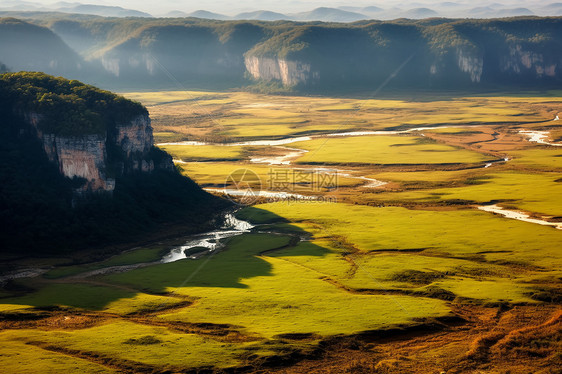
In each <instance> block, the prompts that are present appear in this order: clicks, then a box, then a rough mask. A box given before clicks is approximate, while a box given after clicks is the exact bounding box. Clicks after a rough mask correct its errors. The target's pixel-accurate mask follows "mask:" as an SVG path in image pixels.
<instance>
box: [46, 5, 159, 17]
mask: <svg viewBox="0 0 562 374" xmlns="http://www.w3.org/2000/svg"><path fill="white" fill-rule="evenodd" d="M55 10H57V11H59V12H67V13H81V14H93V15H98V16H104V17H152V15H150V14H148V13H145V12H140V11H138V10H133V9H125V8H121V7H119V6H106V5H95V4H70V5H66V6H62V7H59V8H55Z"/></svg>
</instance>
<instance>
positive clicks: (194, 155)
mask: <svg viewBox="0 0 562 374" xmlns="http://www.w3.org/2000/svg"><path fill="white" fill-rule="evenodd" d="M160 148H162V149H163V150H164V151H166V152H168V153H170V154H171V155H172V156H174V157H175V158H177V159H179V160H183V161H207V160H241V159H243V158H244V156H243V154H244V149H245V148H244V147H241V146H218V145H200V146H183V145H165V146H161V147H160Z"/></svg>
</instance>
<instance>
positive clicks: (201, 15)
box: [189, 10, 230, 20]
mask: <svg viewBox="0 0 562 374" xmlns="http://www.w3.org/2000/svg"><path fill="white" fill-rule="evenodd" d="M189 17H196V18H203V19H217V20H227V19H230V17H228V16H225V15H224V14H219V13H213V12H208V11H206V10H196V11H195V12H192V13H189Z"/></svg>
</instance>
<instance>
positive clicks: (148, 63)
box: [0, 10, 562, 92]
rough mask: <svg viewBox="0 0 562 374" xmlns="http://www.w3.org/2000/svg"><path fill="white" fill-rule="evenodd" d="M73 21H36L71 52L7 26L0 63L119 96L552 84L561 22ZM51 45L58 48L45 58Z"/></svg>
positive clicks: (559, 75)
mask: <svg viewBox="0 0 562 374" xmlns="http://www.w3.org/2000/svg"><path fill="white" fill-rule="evenodd" d="M326 12H328V13H329V10H327V11H326ZM323 14H324V15H326V14H327V13H323ZM76 17H77V16H75V15H68V16H61V15H55V14H53V15H49V16H48V17H42V18H41V19H40V20H39V21H36V22H40V23H41V24H44V25H45V26H47V27H49V28H50V29H51V30H53V31H54V32H56V34H57V35H58V36H60V38H62V39H63V40H64V41H65V42H66V43H67V44H68V45H70V46H71V47H72V48H74V49H75V50H76V51H78V52H80V55H78V54H76V53H75V52H74V51H72V50H70V48H68V46H65V45H64V43H63V42H62V41H61V40H60V39H58V42H56V43H55V42H54V40H56V39H57V35H54V34H53V32H52V31H50V30H47V29H46V28H45V27H38V26H36V25H32V26H33V27H29V26H26V25H29V24H28V23H26V22H23V21H14V20H13V19H12V20H10V21H5V22H4V23H6V22H7V23H11V24H13V23H15V24H17V25H19V26H18V27H21V28H22V33H23V34H22V35H19V34H12V37H11V38H8V39H7V40H19V41H20V42H18V43H14V44H13V45H11V47H10V46H8V47H9V48H4V49H3V55H2V56H0V58H1V60H2V62H3V63H4V64H6V65H7V66H8V67H9V68H10V69H11V70H16V71H17V70H25V69H27V67H26V66H25V65H24V64H25V63H30V62H32V63H37V62H41V61H43V60H44V61H43V62H41V64H40V66H39V67H37V68H36V69H38V70H43V69H45V70H46V71H50V72H52V73H53V74H62V75H65V76H70V77H74V76H75V75H72V74H70V73H72V72H70V73H69V71H66V70H64V69H62V68H63V67H64V66H63V65H60V64H56V63H55V64H53V65H51V64H50V62H51V61H52V60H55V61H58V60H57V59H61V60H62V61H63V62H64V61H76V63H77V64H80V66H81V69H79V72H80V73H81V74H83V75H82V76H84V77H85V79H86V80H87V81H88V82H96V83H98V84H103V85H104V87H114V88H120V87H127V89H130V88H131V87H136V88H154V87H163V86H166V85H167V86H170V85H174V86H176V85H177V84H178V82H180V83H181V84H183V85H185V86H197V87H202V88H213V89H216V88H221V89H228V88H232V87H242V86H245V85H258V86H260V87H263V86H264V85H265V86H271V87H279V86H284V87H292V89H295V90H301V91H303V92H309V91H314V92H331V91H333V90H346V91H350V90H351V91H353V90H365V89H369V87H373V86H377V85H379V84H381V83H382V82H384V81H385V80H386V79H387V78H388V77H389V76H391V75H396V76H395V77H394V78H393V79H392V80H391V81H389V83H388V87H389V88H390V87H404V88H435V89H442V88H446V89H465V88H470V89H472V90H477V89H490V88H493V87H496V88H503V87H527V88H545V87H556V86H557V85H559V84H560V82H561V79H562V68H561V65H562V62H561V61H562V18H539V17H518V18H503V19H490V20H487V19H486V20H482V19H481V20H477V19H474V20H471V19H464V20H455V19H446V18H426V19H421V20H417V19H404V18H402V19H397V20H395V21H376V20H360V21H356V22H355V23H353V24H349V23H337V22H332V23H322V22H317V21H309V22H304V21H303V22H292V21H286V20H279V21H275V22H265V21H258V20H244V21H240V20H237V21H218V20H205V19H198V18H173V19H170V18H159V19H147V18H127V19H118V18H102V17H96V16H81V17H85V18H76ZM8 29H9V28H8ZM27 29H34V30H39V31H40V32H41V33H42V35H41V38H47V39H48V38H51V40H52V41H51V42H50V43H51V45H52V46H51V47H50V48H45V47H46V46H47V45H49V43H47V42H44V43H38V42H37V40H38V38H32V37H26V36H25V35H26V34H25V32H24V31H25V30H27ZM1 30H2V26H1V24H0V33H1ZM43 34H45V35H43ZM0 40H6V39H0ZM45 40H46V39H45ZM57 43H58V44H57ZM0 45H2V44H1V43H0ZM57 45H59V46H61V45H62V47H60V48H63V50H61V52H60V53H57V54H56V55H53V54H52V51H53V50H55V47H56V46H57ZM30 46H31V48H30ZM11 48H13V50H14V51H15V52H14V51H12V50H11ZM18 48H19V49H18ZM20 49H21V50H22V51H24V52H22V53H23V54H24V56H28V57H26V58H25V59H23V60H22V61H10V60H8V57H3V56H4V55H5V56H14V55H18V53H19V52H18V51H20ZM25 53H28V55H25ZM49 56H50V57H49ZM62 56H67V57H66V58H62ZM46 57H49V58H46ZM405 63H407V65H405V67H404V68H403V69H402V70H401V71H400V72H398V73H396V74H395V73H394V71H395V70H396V69H397V68H398V67H400V66H401V65H403V64H405ZM83 79H84V78H83Z"/></svg>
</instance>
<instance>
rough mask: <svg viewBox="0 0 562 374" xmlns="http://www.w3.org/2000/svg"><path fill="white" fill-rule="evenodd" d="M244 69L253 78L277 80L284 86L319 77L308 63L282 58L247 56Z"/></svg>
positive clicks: (304, 82) (302, 82)
mask: <svg viewBox="0 0 562 374" xmlns="http://www.w3.org/2000/svg"><path fill="white" fill-rule="evenodd" d="M245 64H246V70H248V72H249V73H250V74H251V75H252V77H254V79H263V80H266V81H271V80H278V81H281V82H282V83H283V84H284V85H286V86H295V85H297V84H307V83H308V82H309V81H311V80H316V79H318V78H319V77H320V74H319V73H318V72H313V71H311V69H310V64H307V63H303V62H300V61H291V60H286V59H282V58H271V57H257V56H249V57H246V58H245Z"/></svg>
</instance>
